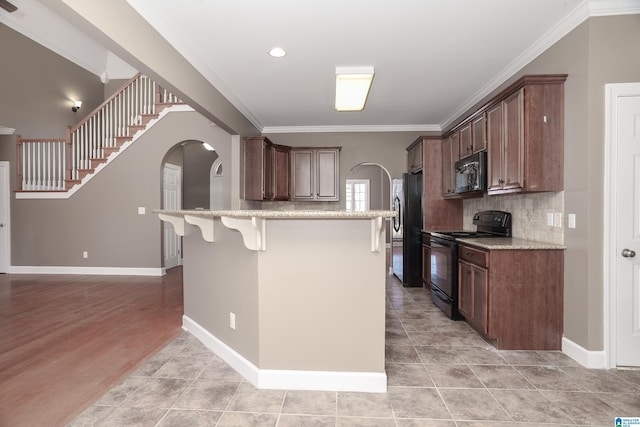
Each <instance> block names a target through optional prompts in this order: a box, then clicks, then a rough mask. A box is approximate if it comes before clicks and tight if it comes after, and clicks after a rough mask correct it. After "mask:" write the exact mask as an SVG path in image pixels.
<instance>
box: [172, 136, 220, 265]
mask: <svg viewBox="0 0 640 427" xmlns="http://www.w3.org/2000/svg"><path fill="white" fill-rule="evenodd" d="M161 173H162V179H161V181H160V182H161V183H162V188H161V195H162V200H161V208H162V209H168V210H181V209H212V208H213V205H215V206H216V208H218V209H220V208H221V207H222V180H221V179H217V180H216V181H215V182H214V180H213V179H212V177H213V176H214V175H215V176H216V177H218V178H219V177H221V176H222V159H221V158H220V157H219V155H218V153H217V151H216V150H215V148H214V147H213V146H212V145H210V144H208V143H206V142H203V141H196V140H187V141H182V142H179V143H177V144H175V145H174V146H173V147H172V148H171V149H169V151H167V153H166V154H165V156H164V158H163V160H162V165H161ZM214 185H217V186H219V187H220V188H219V189H217V190H216V191H215V192H214V189H213V188H212V187H214ZM214 196H215V197H216V201H215V202H214V200H212V197H214ZM218 205H220V206H219V207H218ZM161 253H162V265H163V267H164V268H165V269H168V268H172V267H175V266H177V265H181V264H182V240H181V237H180V236H177V235H176V234H175V232H174V230H173V226H172V225H171V224H170V223H169V222H167V221H163V222H162V251H161Z"/></svg>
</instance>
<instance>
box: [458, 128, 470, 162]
mask: <svg viewBox="0 0 640 427" xmlns="http://www.w3.org/2000/svg"><path fill="white" fill-rule="evenodd" d="M472 154H473V144H472V142H471V124H470V123H467V124H466V125H464V126H462V127H461V128H460V158H461V159H464V158H465V157H467V156H470V155H472Z"/></svg>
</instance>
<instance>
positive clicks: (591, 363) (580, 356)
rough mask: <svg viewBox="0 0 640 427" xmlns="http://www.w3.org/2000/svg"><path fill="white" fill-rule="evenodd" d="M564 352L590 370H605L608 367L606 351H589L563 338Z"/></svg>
mask: <svg viewBox="0 0 640 427" xmlns="http://www.w3.org/2000/svg"><path fill="white" fill-rule="evenodd" d="M562 352H563V353H564V354H566V355H567V356H569V357H570V358H572V359H573V360H575V361H576V362H578V363H580V364H581V365H582V366H585V367H587V368H590V369H605V368H606V367H607V363H606V360H607V358H606V354H605V352H604V351H593V350H587V349H586V348H584V347H582V346H580V345H579V344H576V343H574V342H573V341H571V340H570V339H568V338H566V337H562Z"/></svg>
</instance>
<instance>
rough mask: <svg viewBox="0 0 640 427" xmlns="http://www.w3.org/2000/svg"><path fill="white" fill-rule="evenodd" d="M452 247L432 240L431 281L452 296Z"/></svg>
mask: <svg viewBox="0 0 640 427" xmlns="http://www.w3.org/2000/svg"><path fill="white" fill-rule="evenodd" d="M451 251H452V248H450V247H448V246H444V245H441V244H439V243H434V242H433V240H432V241H431V282H432V283H433V284H434V285H436V286H437V287H438V288H440V289H441V290H442V291H444V292H445V293H446V294H447V295H449V296H451V273H452V270H451V268H452V265H451V258H452V256H451Z"/></svg>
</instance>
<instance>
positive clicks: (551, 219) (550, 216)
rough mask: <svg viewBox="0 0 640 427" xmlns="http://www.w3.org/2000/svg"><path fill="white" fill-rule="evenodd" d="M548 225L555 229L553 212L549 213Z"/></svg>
mask: <svg viewBox="0 0 640 427" xmlns="http://www.w3.org/2000/svg"><path fill="white" fill-rule="evenodd" d="M547 225H548V226H549V227H553V212H548V213H547Z"/></svg>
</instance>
